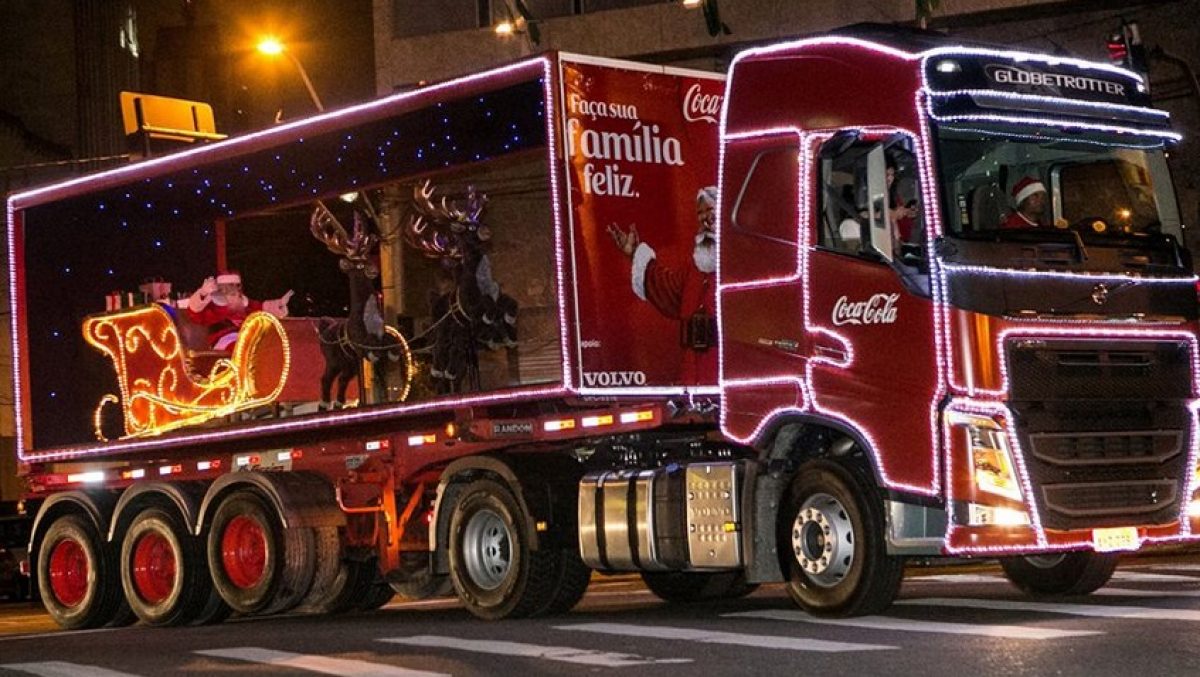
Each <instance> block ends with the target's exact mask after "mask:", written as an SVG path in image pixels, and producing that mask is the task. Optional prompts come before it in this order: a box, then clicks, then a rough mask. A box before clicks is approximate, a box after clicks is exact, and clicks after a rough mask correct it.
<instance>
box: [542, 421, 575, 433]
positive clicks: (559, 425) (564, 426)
mask: <svg viewBox="0 0 1200 677" xmlns="http://www.w3.org/2000/svg"><path fill="white" fill-rule="evenodd" d="M574 428H575V419H573V418H564V419H560V420H558V421H546V422H545V423H543V424H542V429H543V430H545V431H546V432H548V433H553V432H558V431H560V430H573V429H574Z"/></svg>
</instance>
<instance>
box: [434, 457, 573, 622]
mask: <svg viewBox="0 0 1200 677" xmlns="http://www.w3.org/2000/svg"><path fill="white" fill-rule="evenodd" d="M524 524H525V516H524V515H523V514H522V511H521V507H520V505H519V504H518V503H517V500H516V499H515V498H514V497H513V495H512V494H511V493H510V492H509V491H508V489H507V488H506V487H504V486H503V485H501V484H499V483H497V482H495V481H493V480H488V479H482V480H476V481H474V482H472V483H470V484H468V485H467V486H466V487H465V488H464V489H463V491H462V493H460V494H459V495H458V500H457V501H456V502H455V504H454V511H453V513H452V514H451V516H450V579H451V580H452V581H453V582H454V589H455V590H456V591H457V592H458V597H459V599H460V600H462V603H463V605H464V606H466V608H467V610H468V611H470V612H471V613H472V614H474V615H476V616H478V617H479V618H483V619H485V620H498V619H501V618H521V617H525V616H529V615H532V614H534V613H537V612H540V611H542V610H544V609H546V608H547V607H548V606H549V605H550V603H551V602H552V601H553V600H554V593H555V590H554V588H555V587H556V584H557V581H558V564H559V558H558V556H557V555H558V553H557V551H554V550H547V549H543V550H533V549H532V548H531V547H530V543H529V538H530V536H529V535H528V534H526V532H525V528H524V526H523V525H524Z"/></svg>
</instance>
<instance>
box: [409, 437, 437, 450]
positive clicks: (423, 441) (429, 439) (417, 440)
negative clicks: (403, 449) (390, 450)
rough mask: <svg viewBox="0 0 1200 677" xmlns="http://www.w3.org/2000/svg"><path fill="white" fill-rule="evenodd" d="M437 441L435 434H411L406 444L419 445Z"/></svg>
mask: <svg viewBox="0 0 1200 677" xmlns="http://www.w3.org/2000/svg"><path fill="white" fill-rule="evenodd" d="M436 442H437V435H412V436H410V437H409V438H408V446H410V447H420V446H424V445H426V444H434V443H436Z"/></svg>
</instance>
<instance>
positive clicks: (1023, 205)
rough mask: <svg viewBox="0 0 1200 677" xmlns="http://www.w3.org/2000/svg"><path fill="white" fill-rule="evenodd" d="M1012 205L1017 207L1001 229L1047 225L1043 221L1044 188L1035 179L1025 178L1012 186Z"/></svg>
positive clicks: (1044, 206) (1044, 208)
mask: <svg viewBox="0 0 1200 677" xmlns="http://www.w3.org/2000/svg"><path fill="white" fill-rule="evenodd" d="M1012 196H1013V204H1015V205H1016V206H1017V208H1016V209H1015V210H1013V212H1012V213H1011V214H1009V215H1008V218H1006V219H1004V223H1003V224H1001V226H1000V227H1001V228H1037V227H1039V226H1046V225H1049V224H1048V223H1047V222H1046V220H1045V213H1046V186H1045V185H1043V184H1042V182H1041V181H1038V180H1037V179H1035V178H1033V177H1030V176H1026V177H1024V178H1022V179H1021V180H1020V181H1017V182H1016V183H1015V184H1013V187H1012Z"/></svg>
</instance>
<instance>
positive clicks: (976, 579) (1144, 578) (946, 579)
mask: <svg viewBox="0 0 1200 677" xmlns="http://www.w3.org/2000/svg"><path fill="white" fill-rule="evenodd" d="M1112 579H1113V580H1114V581H1122V582H1125V583H1200V577H1197V576H1181V575H1178V574H1155V573H1149V572H1145V571H1121V570H1119V569H1118V570H1117V571H1115V572H1113V577H1112ZM904 582H905V583H1008V579H1007V578H1004V577H1003V576H1001V575H999V574H996V575H988V574H935V575H933V576H917V577H914V578H907V579H905V580H904Z"/></svg>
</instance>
